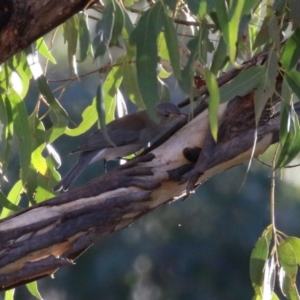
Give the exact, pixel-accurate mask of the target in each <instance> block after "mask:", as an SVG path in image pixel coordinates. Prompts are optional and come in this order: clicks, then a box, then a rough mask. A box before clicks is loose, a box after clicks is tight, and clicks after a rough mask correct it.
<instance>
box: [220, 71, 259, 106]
mask: <svg viewBox="0 0 300 300" xmlns="http://www.w3.org/2000/svg"><path fill="white" fill-rule="evenodd" d="M262 72H263V67H260V66H259V67H258V66H255V67H252V68H249V69H247V70H245V71H242V72H241V73H240V74H239V75H238V76H237V77H235V78H234V79H233V80H231V81H230V82H229V83H228V84H225V85H223V86H222V87H221V88H220V95H221V102H226V101H229V100H231V99H233V98H234V97H235V96H245V95H247V94H248V93H249V92H250V91H252V90H253V89H254V88H255V87H257V85H258V84H259V83H260V82H261V74H262Z"/></svg>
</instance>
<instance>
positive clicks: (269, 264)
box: [262, 255, 276, 300]
mask: <svg viewBox="0 0 300 300" xmlns="http://www.w3.org/2000/svg"><path fill="white" fill-rule="evenodd" d="M275 279H276V265H275V258H274V255H271V256H270V257H269V258H268V259H267V261H266V264H265V268H264V278H263V284H262V299H266V300H267V299H272V295H273V293H274V286H275Z"/></svg>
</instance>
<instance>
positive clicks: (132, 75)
mask: <svg viewBox="0 0 300 300" xmlns="http://www.w3.org/2000/svg"><path fill="white" fill-rule="evenodd" d="M121 67H122V71H123V81H122V84H123V86H124V89H125V91H126V93H127V96H128V97H129V99H130V100H131V101H132V102H133V103H134V104H136V105H137V106H138V107H140V108H142V109H145V108H146V107H145V104H144V102H143V98H142V95H141V92H140V90H139V86H138V82H137V74H136V69H135V67H134V65H133V64H131V63H130V62H129V61H128V58H127V57H124V58H123V62H122V64H121Z"/></svg>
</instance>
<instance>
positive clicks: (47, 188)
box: [34, 149, 60, 203]
mask: <svg viewBox="0 0 300 300" xmlns="http://www.w3.org/2000/svg"><path fill="white" fill-rule="evenodd" d="M52 151H53V149H52ZM46 163H47V172H46V174H45V175H44V176H43V175H41V174H38V177H37V189H36V193H35V198H34V200H35V201H36V203H41V202H43V201H45V200H47V199H50V198H52V197H54V196H55V193H54V192H53V186H54V185H55V184H57V183H58V181H59V179H60V176H59V173H58V172H57V171H56V168H57V164H56V160H55V158H54V157H53V153H49V155H48V156H47V158H46Z"/></svg>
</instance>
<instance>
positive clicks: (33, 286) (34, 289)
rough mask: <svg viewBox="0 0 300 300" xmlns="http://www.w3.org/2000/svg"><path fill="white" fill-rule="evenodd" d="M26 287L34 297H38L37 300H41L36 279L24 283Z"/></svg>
mask: <svg viewBox="0 0 300 300" xmlns="http://www.w3.org/2000/svg"><path fill="white" fill-rule="evenodd" d="M26 287H27V289H28V291H29V292H30V293H31V295H32V296H34V297H35V298H37V299H39V300H43V298H42V296H41V294H40V292H39V290H38V286H37V283H36V281H32V282H30V283H27V284H26Z"/></svg>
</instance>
